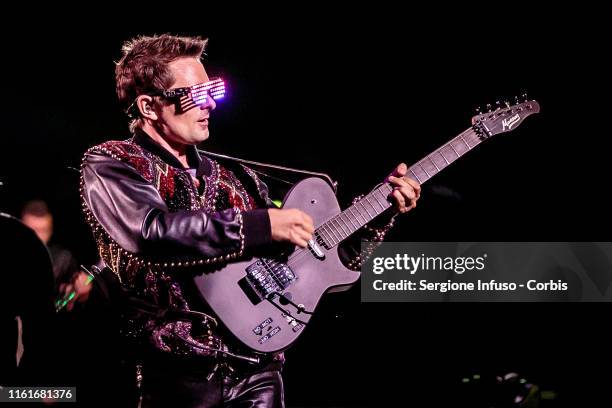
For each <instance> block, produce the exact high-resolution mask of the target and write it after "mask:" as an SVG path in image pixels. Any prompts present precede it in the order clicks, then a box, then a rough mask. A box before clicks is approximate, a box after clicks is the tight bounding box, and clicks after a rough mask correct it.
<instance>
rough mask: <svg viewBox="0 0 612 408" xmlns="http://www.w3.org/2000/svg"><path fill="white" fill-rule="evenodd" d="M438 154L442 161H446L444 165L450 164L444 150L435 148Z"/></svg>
mask: <svg viewBox="0 0 612 408" xmlns="http://www.w3.org/2000/svg"><path fill="white" fill-rule="evenodd" d="M437 152H438V154H439V155H440V156H442V158H443V159H444V161H445V162H446V165H447V166H448V165H449V164H450V162H449V161H448V160H447V159H446V156H444V151H443V150H442V149H439V150H437Z"/></svg>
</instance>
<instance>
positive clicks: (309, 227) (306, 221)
mask: <svg viewBox="0 0 612 408" xmlns="http://www.w3.org/2000/svg"><path fill="white" fill-rule="evenodd" d="M305 215H306V214H305ZM306 217H307V218H303V219H302V221H301V222H300V223H298V224H297V225H298V226H299V227H300V228H302V229H304V230H306V231H308V232H310V233H311V234H312V233H313V232H314V230H315V228H314V224H313V222H312V218H310V217H309V216H308V215H306Z"/></svg>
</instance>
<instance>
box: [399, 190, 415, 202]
mask: <svg viewBox="0 0 612 408" xmlns="http://www.w3.org/2000/svg"><path fill="white" fill-rule="evenodd" d="M397 190H399V192H400V193H401V194H402V196H404V201H405V202H406V203H407V202H409V201H410V200H414V199H415V198H416V191H414V189H413V188H412V187H411V186H406V187H398V188H397Z"/></svg>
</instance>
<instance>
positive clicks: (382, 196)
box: [374, 187, 393, 210]
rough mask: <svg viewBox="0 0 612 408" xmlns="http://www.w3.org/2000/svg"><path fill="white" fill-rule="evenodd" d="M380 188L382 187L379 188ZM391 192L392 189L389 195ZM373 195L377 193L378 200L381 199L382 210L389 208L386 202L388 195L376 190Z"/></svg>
mask: <svg viewBox="0 0 612 408" xmlns="http://www.w3.org/2000/svg"><path fill="white" fill-rule="evenodd" d="M381 188H382V187H381ZM391 191H393V189H391V190H390V191H389V194H390V193H391ZM374 193H375V194H376V193H378V195H379V196H380V198H381V199H382V202H383V203H382V207H383V209H385V210H386V209H387V208H389V201H388V200H387V197H388V196H389V194H384V193H383V192H382V191H380V189H378V190H376V191H375V192H374Z"/></svg>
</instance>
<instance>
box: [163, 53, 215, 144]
mask: <svg viewBox="0 0 612 408" xmlns="http://www.w3.org/2000/svg"><path fill="white" fill-rule="evenodd" d="M168 68H169V69H170V71H171V72H172V74H173V76H174V79H175V81H174V83H173V84H172V86H171V87H170V89H173V88H183V87H189V86H193V85H196V84H200V83H203V82H207V81H208V80H209V78H208V74H207V73H206V71H205V70H204V66H203V65H202V63H201V62H200V61H199V60H198V59H196V58H180V59H178V60H176V61H173V62H171V63H170V64H168ZM157 106H158V108H157V109H156V111H157V113H158V116H159V120H158V121H156V123H155V127H156V128H157V131H158V132H159V133H160V135H162V136H163V137H164V138H165V139H166V140H167V141H168V142H170V143H171V144H183V145H194V144H198V143H200V142H203V141H204V140H206V139H208V135H209V134H208V121H209V116H210V112H211V111H212V110H213V109H215V107H216V104H215V101H214V100H213V99H212V98H206V102H205V103H204V104H203V105H201V106H196V107H194V108H192V109H189V110H187V111H186V112H182V111H180V110H178V111H177V108H178V106H177V104H175V103H167V101H163V100H162V104H157Z"/></svg>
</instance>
